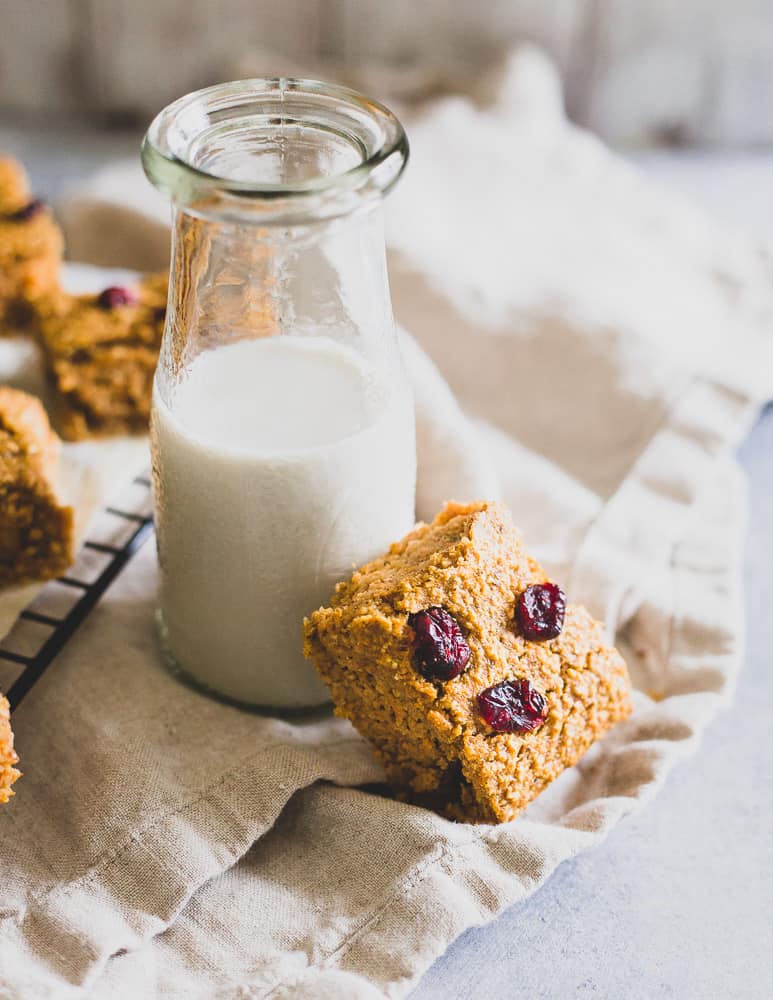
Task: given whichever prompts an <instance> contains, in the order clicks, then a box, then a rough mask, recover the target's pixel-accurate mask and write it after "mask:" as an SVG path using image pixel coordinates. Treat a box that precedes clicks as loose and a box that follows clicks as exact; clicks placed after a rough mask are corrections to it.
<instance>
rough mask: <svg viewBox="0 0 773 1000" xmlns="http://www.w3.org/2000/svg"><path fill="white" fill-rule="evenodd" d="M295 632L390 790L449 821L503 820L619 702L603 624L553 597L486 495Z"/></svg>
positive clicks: (406, 545) (398, 550) (615, 712)
mask: <svg viewBox="0 0 773 1000" xmlns="http://www.w3.org/2000/svg"><path fill="white" fill-rule="evenodd" d="M304 631H305V640H306V641H305V652H306V655H307V656H308V657H309V658H310V659H311V660H313V662H314V664H315V666H316V668H317V671H318V672H319V674H320V675H321V677H322V678H323V680H324V681H325V682H326V683H327V685H328V686H329V688H330V691H331V694H332V698H333V702H334V704H335V707H336V713H337V714H339V715H342V716H345V717H346V718H348V719H350V720H351V721H352V722H353V723H354V725H355V726H356V727H357V729H358V730H359V731H360V732H361V733H362V734H363V736H365V737H366V738H367V739H369V740H370V741H371V742H372V743H373V745H374V748H375V752H376V756H377V758H378V759H379V761H380V762H381V764H382V765H383V767H384V769H385V771H386V774H387V777H388V779H389V781H390V783H391V784H392V785H393V786H394V788H395V790H396V792H397V794H398V796H400V797H401V798H404V799H407V800H409V801H413V802H416V803H418V804H421V805H426V806H429V807H431V808H434V809H436V810H438V811H439V812H441V813H443V814H445V815H446V816H448V817H450V818H453V819H459V820H466V821H471V822H501V821H504V820H509V819H512V818H513V817H514V816H516V815H517V814H518V813H519V812H520V811H521V810H522V809H523V808H524V807H525V806H526V805H527V804H528V803H529V802H530V801H531V800H532V799H533V798H534V797H535V796H537V795H538V794H539V793H540V792H541V791H542V790H543V789H544V788H545V787H546V786H547V785H548V784H549V783H550V782H551V781H553V779H554V778H556V777H557V776H558V775H559V774H560V773H561V772H562V771H563V770H564V769H565V768H567V767H571V766H572V765H573V764H575V763H576V762H577V760H578V759H579V758H580V757H581V756H582V754H584V753H585V751H586V750H587V749H588V748H589V747H590V745H591V744H592V743H593V742H594V741H595V740H596V739H598V738H599V737H600V736H602V735H603V734H604V733H605V732H606V731H607V730H608V729H609V728H610V727H611V726H613V725H614V724H615V723H616V722H618V721H619V720H621V719H624V718H625V717H626V716H627V715H628V714H629V713H630V711H631V700H630V682H629V680H628V674H627V670H626V667H625V663H624V662H623V660H622V658H621V657H620V655H619V654H618V653H617V651H616V650H615V649H613V648H611V647H610V646H608V645H607V644H606V642H605V639H604V636H603V631H602V627H601V625H599V624H598V623H597V622H595V621H594V620H593V619H592V618H591V617H590V615H589V614H588V612H587V611H586V610H585V609H584V608H582V607H579V606H577V605H569V606H568V607H566V608H565V605H564V597H563V593H562V592H561V590H560V589H559V588H558V587H557V586H556V585H555V584H551V583H549V582H547V577H546V575H545V573H544V572H543V571H542V569H541V568H540V567H539V565H538V564H537V563H536V562H534V560H532V559H530V558H529V557H528V555H527V554H526V552H525V551H524V549H523V547H522V543H521V539H520V537H519V535H518V532H517V531H516V529H515V528H514V527H513V524H512V521H511V519H510V516H509V513H508V512H507V510H506V508H504V507H503V506H501V505H499V504H494V503H484V502H481V503H475V504H471V505H469V506H461V505H459V504H453V503H451V504H448V505H447V506H446V508H445V509H444V510H443V511H442V512H441V513H440V514H439V515H438V516H437V517H436V518H435V520H434V521H433V522H432V523H431V524H428V525H427V524H421V525H419V526H418V527H417V528H416V529H415V530H414V531H412V532H411V533H410V534H409V535H407V536H406V538H404V539H403V540H402V541H401V542H398V543H396V544H395V545H393V546H392V547H391V549H390V550H389V552H388V553H387V554H386V555H384V556H382V557H380V558H378V559H375V560H373V562H371V563H368V564H367V565H365V566H363V567H362V568H361V569H360V570H358V571H357V572H356V573H355V574H354V576H353V577H352V579H351V580H349V581H348V582H346V583H341V584H339V585H338V587H337V588H336V591H335V594H334V595H333V598H332V600H331V603H330V606H329V607H325V608H320V609H319V610H318V611H315V612H314V613H313V614H312V615H311V616H310V618H309V619H307V620H306V622H305V624H304Z"/></svg>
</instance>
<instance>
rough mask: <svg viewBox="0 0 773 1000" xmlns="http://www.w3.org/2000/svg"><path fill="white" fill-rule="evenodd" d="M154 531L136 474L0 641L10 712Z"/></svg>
mask: <svg viewBox="0 0 773 1000" xmlns="http://www.w3.org/2000/svg"><path fill="white" fill-rule="evenodd" d="M152 532H153V518H152V512H151V493H150V480H149V479H148V477H147V476H137V477H136V478H135V479H133V480H132V482H131V484H130V485H129V486H128V487H127V488H126V489H125V490H124V491H123V492H122V493H121V494H120V496H119V497H118V498H117V499H116V501H115V503H114V504H112V505H111V506H109V507H104V508H103V509H102V510H101V511H100V512H99V514H98V515H97V516H96V517H95V518H94V519H93V520H92V523H91V525H90V528H89V532H88V537H87V538H86V540H85V541H84V542H82V543H81V547H80V549H79V550H78V555H77V557H76V560H75V563H74V565H73V566H72V567H71V569H70V570H69V572H68V573H67V575H66V576H62V577H60V578H59V579H58V580H51V581H50V582H49V583H47V584H46V585H45V586H44V587H43V589H42V590H41V591H40V592H39V593H38V595H37V597H36V598H35V599H34V601H32V603H31V604H30V605H29V606H28V607H27V608H25V610H24V611H22V612H21V614H20V616H19V618H18V620H17V622H16V624H15V625H14V627H13V628H12V629H11V631H10V632H9V633H8V635H7V636H6V637H5V639H3V640H2V642H0V691H5V692H6V696H7V698H8V701H9V703H10V706H11V711H13V710H14V709H15V708H18V706H19V704H20V703H21V701H22V699H23V698H24V697H25V695H27V694H28V693H29V692H30V691H31V690H32V688H33V687H34V686H35V684H37V682H38V681H39V680H40V678H41V677H42V676H43V674H44V673H45V672H46V670H47V669H48V668H49V667H50V666H51V663H52V662H53V661H54V659H55V658H56V656H57V654H58V653H59V652H60V650H61V649H62V648H63V646H64V645H65V644H66V643H67V642H68V641H69V639H70V638H71V637H72V636H73V635H74V634H75V632H77V630H78V629H79V628H80V626H81V625H82V624H83V622H84V620H85V619H86V617H87V615H88V614H89V612H90V611H91V610H92V609H93V608H94V607H95V605H96V604H97V603H98V601H99V599H100V598H101V597H102V595H103V594H104V593H105V591H106V590H107V588H108V587H109V586H110V584H111V583H112V582H113V580H115V578H116V577H117V576H118V574H119V573H120V572H121V570H122V569H123V568H124V567H125V566H126V564H127V563H128V562H129V560H130V559H131V558H132V556H134V555H135V554H136V553H137V552H138V551H139V549H140V548H141V547H142V545H143V544H144V543H145V542H146V541H147V540H148V538H149V537H150V535H151V534H152Z"/></svg>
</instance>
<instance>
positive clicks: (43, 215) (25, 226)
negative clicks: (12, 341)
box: [0, 157, 63, 336]
mask: <svg viewBox="0 0 773 1000" xmlns="http://www.w3.org/2000/svg"><path fill="white" fill-rule="evenodd" d="M32 202H33V199H32V196H31V194H30V190H29V183H28V180H27V175H26V173H25V171H24V168H23V167H22V165H21V164H20V163H18V162H17V161H16V160H14V159H12V158H11V157H0V336H15V335H18V334H26V333H28V332H30V329H31V325H32V322H33V311H32V307H33V305H34V303H35V302H37V301H38V300H39V299H40V298H41V297H43V296H46V295H49V294H51V293H53V292H55V291H56V289H57V288H58V285H59V272H60V268H61V263H62V249H63V241H62V233H61V230H60V229H59V226H58V225H57V224H56V221H55V220H54V217H53V215H52V214H51V211H50V210H49V209H48V208H47V207H46V206H45V205H44V204H42V203H40V202H35V203H34V205H33V204H32ZM29 206H31V207H29ZM28 207H29V208H28Z"/></svg>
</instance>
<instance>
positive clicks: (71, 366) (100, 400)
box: [0, 157, 168, 802]
mask: <svg viewBox="0 0 773 1000" xmlns="http://www.w3.org/2000/svg"><path fill="white" fill-rule="evenodd" d="M62 254H63V239H62V234H61V231H60V229H59V226H58V225H57V223H56V220H55V218H54V216H53V213H52V212H51V211H50V209H49V208H48V206H47V205H46V204H45V202H44V201H42V200H41V199H39V198H35V197H33V196H32V194H31V192H30V185H29V180H28V177H27V175H26V172H25V170H24V168H23V167H22V165H21V164H20V163H18V162H17V161H16V160H14V159H12V158H10V157H0V337H4V338H10V337H24V338H29V339H32V340H34V341H35V342H36V343H37V345H38V347H39V349H40V352H41V357H42V362H43V365H44V367H45V371H46V374H47V382H48V395H47V398H46V402H47V404H48V406H49V410H50V412H51V415H52V420H53V423H54V426H55V428H56V430H57V431H58V432H59V435H61V437H63V438H65V439H67V440H69V441H79V440H82V439H84V438H91V437H101V436H105V435H115V434H142V433H146V432H147V428H148V420H149V417H150V406H151V394H152V384H153V373H154V371H155V367H156V363H157V360H158V353H159V349H160V346H161V338H162V334H163V330H164V323H165V314H166V297H167V285H168V279H167V276H166V275H165V274H160V275H151V276H148V277H146V278H143V279H142V280H140V281H139V282H138V284H137V287H132V288H127V287H109V288H104V289H102V290H101V291H100V292H99V293H97V294H93V295H71V294H69V293H68V292H67V291H66V290H65V289H64V288H63V287H62V284H61V276H62ZM59 451H60V441H59V437H58V436H57V434H56V433H54V431H53V430H52V428H51V425H50V424H49V417H48V414H47V413H46V410H45V409H44V407H43V405H42V403H41V401H40V400H39V399H37V398H35V397H34V396H30V395H28V394H27V393H25V392H22V391H20V390H19V389H16V388H13V387H11V386H9V385H0V589H2V588H7V587H11V586H15V585H19V584H23V583H28V582H38V581H40V582H42V581H44V580H49V579H52V578H55V577H57V576H60V575H62V574H63V573H64V572H65V571H66V570H67V568H68V567H69V566H70V565H71V564H72V562H73V559H74V548H75V543H74V529H73V522H74V512H73V509H72V507H70V506H69V505H68V504H67V503H65V502H64V501H63V499H62V497H61V494H60V490H59V482H58V458H59ZM16 763H17V756H16V753H15V750H14V745H13V734H12V732H11V727H10V711H9V706H8V702H7V700H6V699H5V698H4V697H3V696H2V695H1V694H0V802H7V801H8V799H9V798H10V797H11V796H12V794H13V792H12V789H11V786H12V785H13V783H14V782H15V781H16V779H17V778H18V777H19V772H18V770H17V769H16V766H15V765H16Z"/></svg>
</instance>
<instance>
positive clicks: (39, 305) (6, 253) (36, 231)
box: [0, 157, 168, 441]
mask: <svg viewBox="0 0 773 1000" xmlns="http://www.w3.org/2000/svg"><path fill="white" fill-rule="evenodd" d="M62 246H63V241H62V235H61V232H60V230H59V227H58V226H57V224H56V221H55V219H54V217H53V215H52V213H51V212H50V210H49V209H48V207H47V206H46V204H45V203H44V202H43V201H41V200H40V199H39V198H33V197H32V196H31V194H30V187H29V181H28V178H27V175H26V173H25V171H24V168H23V167H22V165H21V164H20V163H18V162H17V161H16V160H14V159H11V158H9V157H0V336H5V337H8V336H29V337H34V338H35V339H36V340H37V342H38V344H39V345H40V347H41V349H42V352H43V359H44V364H45V368H46V372H47V376H48V382H49V388H50V394H51V407H52V412H53V419H54V423H55V426H56V430H57V431H58V432H59V434H60V435H61V436H62V437H63V438H65V439H66V440H68V441H79V440H82V439H84V438H91V437H102V436H106V435H114V434H136V433H144V432H145V431H146V430H147V425H148V419H149V416H150V403H151V389H152V382H153V372H154V371H155V367H156V362H157V360H158V352H159V349H160V346H161V337H162V334H163V331H164V321H165V314H166V296H167V285H168V279H167V276H166V274H157V275H151V276H149V277H147V278H144V279H142V280H141V281H140V282H139V284H138V286H137V287H136V288H125V287H110V288H105V289H103V290H101V291H100V292H99V293H98V294H93V295H70V294H69V293H68V292H66V291H65V290H64V289H63V288H62V287H61V280H60V279H61V263H62Z"/></svg>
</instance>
